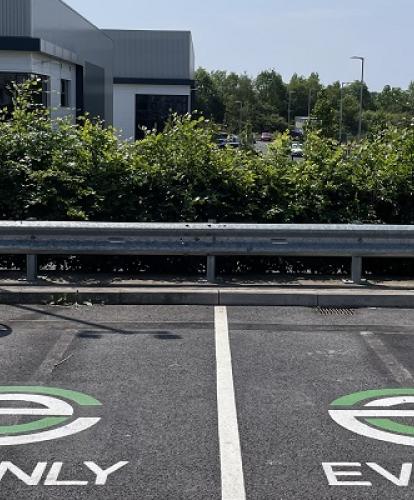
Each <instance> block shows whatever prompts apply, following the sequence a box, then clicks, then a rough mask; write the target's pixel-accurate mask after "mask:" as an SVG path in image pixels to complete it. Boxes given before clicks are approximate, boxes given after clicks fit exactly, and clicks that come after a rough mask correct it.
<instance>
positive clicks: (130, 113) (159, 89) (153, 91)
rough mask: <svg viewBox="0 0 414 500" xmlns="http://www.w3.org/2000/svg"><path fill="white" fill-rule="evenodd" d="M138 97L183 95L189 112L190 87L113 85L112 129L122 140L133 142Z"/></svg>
mask: <svg viewBox="0 0 414 500" xmlns="http://www.w3.org/2000/svg"><path fill="white" fill-rule="evenodd" d="M137 94H139V95H143V94H144V95H145V94H148V95H185V96H188V97H189V99H188V111H189V112H190V111H191V99H190V97H191V87H190V85H142V84H124V83H123V84H116V85H114V127H115V128H116V129H117V130H118V132H119V134H120V136H121V137H122V139H126V140H135V96H136V95H137Z"/></svg>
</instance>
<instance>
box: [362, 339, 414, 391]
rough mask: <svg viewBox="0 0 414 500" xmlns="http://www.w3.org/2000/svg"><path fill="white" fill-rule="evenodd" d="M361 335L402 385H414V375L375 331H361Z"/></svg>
mask: <svg viewBox="0 0 414 500" xmlns="http://www.w3.org/2000/svg"><path fill="white" fill-rule="evenodd" d="M361 335H362V337H363V339H364V340H365V342H366V343H367V344H368V345H369V347H370V348H371V349H372V350H373V351H374V352H375V354H376V355H377V356H378V358H379V359H380V360H381V361H382V362H383V363H384V365H385V367H386V368H387V370H388V371H389V372H390V373H391V375H392V376H393V378H394V380H395V381H396V382H398V383H399V384H401V385H410V386H412V385H414V377H413V376H412V374H411V373H410V372H409V371H408V370H407V368H406V367H405V366H404V365H403V364H402V363H400V362H399V361H398V360H397V358H396V357H395V356H393V355H392V354H391V353H390V352H389V349H388V348H387V347H386V346H385V344H384V343H383V342H382V340H381V339H379V338H378V337H377V336H375V334H374V333H373V332H361Z"/></svg>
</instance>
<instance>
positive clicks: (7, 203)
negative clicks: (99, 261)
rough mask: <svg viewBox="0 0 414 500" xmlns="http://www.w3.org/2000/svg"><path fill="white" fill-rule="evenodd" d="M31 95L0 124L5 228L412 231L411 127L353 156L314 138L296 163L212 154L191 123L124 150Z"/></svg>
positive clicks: (206, 133) (105, 131)
mask: <svg viewBox="0 0 414 500" xmlns="http://www.w3.org/2000/svg"><path fill="white" fill-rule="evenodd" d="M34 92H36V82H27V83H26V84H24V85H20V86H16V87H15V108H14V111H13V113H12V116H11V119H10V117H8V119H6V116H5V114H4V116H3V119H1V120H0V219H2V220H20V219H28V218H36V219H38V220H91V221H129V222H134V221H138V222H151V221H155V222H161V221H162V222H167V221H169V222H177V221H178V222H179V221H194V222H204V221H207V220H208V219H217V220H218V221H220V222H262V223H309V222H315V223H317V222H320V223H352V222H367V223H380V224H381V223H392V224H394V223H395V224H413V223H414V195H413V191H414V181H413V178H414V174H413V172H414V128H413V127H410V128H396V127H392V128H388V129H385V130H383V131H382V132H381V133H378V134H377V135H375V136H372V137H369V138H366V139H364V140H363V141H362V142H361V143H359V144H354V145H353V146H352V147H351V148H349V149H347V147H346V146H341V145H338V144H337V143H336V142H335V141H332V140H329V139H326V138H324V137H322V135H321V133H320V132H318V131H311V132H309V134H308V137H307V141H306V146H305V159H304V161H299V162H293V161H291V159H290V157H289V138H288V136H287V135H281V136H279V137H278V138H277V139H276V141H275V142H274V143H272V145H271V146H270V150H269V154H268V155H265V156H261V155H257V154H256V153H254V152H252V151H248V150H234V149H219V148H218V147H216V145H215V144H214V142H213V132H214V126H213V125H212V124H210V123H209V122H208V121H207V120H205V119H204V118H202V117H194V116H193V117H191V116H184V117H177V116H175V117H172V118H171V121H170V122H169V123H168V124H167V126H166V128H165V131H164V132H163V133H161V134H155V133H149V134H148V135H147V136H146V138H145V139H143V140H142V141H139V142H135V143H127V142H123V141H120V140H119V139H118V137H117V133H116V131H115V130H113V129H112V128H110V127H109V128H105V127H104V126H103V124H102V123H100V122H93V121H91V120H90V119H88V118H87V117H85V118H83V119H82V120H80V121H79V123H78V124H77V125H72V124H70V123H69V122H68V121H65V120H57V121H51V120H50V116H49V114H48V112H47V111H46V110H44V109H43V108H42V107H40V106H37V105H35V104H34V101H33V99H32V94H33V93H34ZM253 267H254V266H253Z"/></svg>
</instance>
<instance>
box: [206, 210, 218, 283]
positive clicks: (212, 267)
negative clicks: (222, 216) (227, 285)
mask: <svg viewBox="0 0 414 500" xmlns="http://www.w3.org/2000/svg"><path fill="white" fill-rule="evenodd" d="M208 222H209V224H210V223H211V224H214V223H215V222H216V220H215V219H209V221H208ZM215 240H216V238H215V237H213V243H214V242H215ZM207 281H208V282H209V283H215V281H216V257H215V256H214V255H208V256H207Z"/></svg>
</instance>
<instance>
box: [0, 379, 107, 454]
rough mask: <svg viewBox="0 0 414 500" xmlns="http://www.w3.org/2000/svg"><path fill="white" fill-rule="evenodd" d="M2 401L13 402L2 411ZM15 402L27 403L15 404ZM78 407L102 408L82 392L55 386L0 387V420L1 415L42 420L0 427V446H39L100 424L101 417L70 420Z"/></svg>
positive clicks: (96, 401) (95, 400)
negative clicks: (73, 405)
mask: <svg viewBox="0 0 414 500" xmlns="http://www.w3.org/2000/svg"><path fill="white" fill-rule="evenodd" d="M3 402H10V403H11V402H13V403H14V406H13V407H12V408H5V407H4V404H5V403H3ZM16 402H23V403H26V404H25V405H21V406H20V407H19V405H16ZM70 402H71V403H76V404H77V405H78V406H81V407H85V406H95V407H96V406H101V403H100V402H99V401H98V400H97V399H95V398H92V397H91V396H88V395H87V394H83V393H81V392H75V391H69V390H65V389H58V388H54V387H33V386H27V387H26V386H10V387H5V386H0V419H1V417H2V416H6V415H7V416H14V417H22V416H26V417H41V418H38V419H36V420H33V421H31V422H27V423H16V424H13V425H2V426H0V446H15V445H20V444H29V443H39V442H41V441H50V440H52V439H59V438H62V437H66V436H70V435H72V434H77V433H78V432H82V431H84V430H86V429H89V428H90V427H92V426H93V425H95V424H96V423H98V422H99V420H100V418H90V417H84V418H76V419H73V413H74V409H73V407H72V405H71V404H70Z"/></svg>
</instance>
